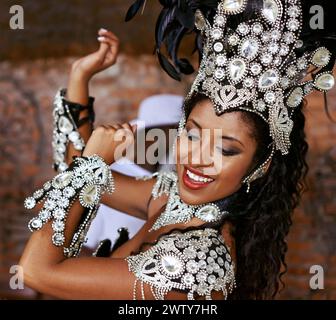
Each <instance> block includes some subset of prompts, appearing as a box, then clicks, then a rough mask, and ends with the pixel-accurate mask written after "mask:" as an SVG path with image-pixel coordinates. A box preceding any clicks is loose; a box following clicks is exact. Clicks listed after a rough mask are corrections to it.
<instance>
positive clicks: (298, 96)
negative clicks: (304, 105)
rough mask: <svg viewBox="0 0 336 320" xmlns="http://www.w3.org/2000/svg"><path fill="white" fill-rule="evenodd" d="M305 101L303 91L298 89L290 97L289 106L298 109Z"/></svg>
mask: <svg viewBox="0 0 336 320" xmlns="http://www.w3.org/2000/svg"><path fill="white" fill-rule="evenodd" d="M302 99H303V90H302V88H300V87H298V88H295V89H294V90H293V92H292V93H291V94H290V95H289V97H288V100H287V104H288V106H289V107H291V108H295V107H297V106H298V105H299V104H300V103H301V101H302Z"/></svg>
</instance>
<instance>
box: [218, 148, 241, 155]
mask: <svg viewBox="0 0 336 320" xmlns="http://www.w3.org/2000/svg"><path fill="white" fill-rule="evenodd" d="M216 149H217V150H218V151H219V152H220V153H221V154H222V155H223V156H226V157H232V156H235V155H237V154H239V152H238V151H237V150H230V149H224V148H222V147H216Z"/></svg>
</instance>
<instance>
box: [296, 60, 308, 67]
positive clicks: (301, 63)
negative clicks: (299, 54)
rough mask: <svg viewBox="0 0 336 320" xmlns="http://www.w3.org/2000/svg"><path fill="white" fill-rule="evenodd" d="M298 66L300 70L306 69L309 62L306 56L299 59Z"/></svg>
mask: <svg viewBox="0 0 336 320" xmlns="http://www.w3.org/2000/svg"><path fill="white" fill-rule="evenodd" d="M297 66H298V68H299V70H304V69H306V68H307V66H308V62H307V60H306V59H305V58H301V59H299V60H298V61H297Z"/></svg>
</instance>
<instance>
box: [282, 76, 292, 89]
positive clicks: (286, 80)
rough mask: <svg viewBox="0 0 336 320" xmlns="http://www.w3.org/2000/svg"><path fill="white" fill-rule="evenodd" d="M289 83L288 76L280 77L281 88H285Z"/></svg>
mask: <svg viewBox="0 0 336 320" xmlns="http://www.w3.org/2000/svg"><path fill="white" fill-rule="evenodd" d="M289 85H290V81H289V79H288V78H282V79H281V86H282V87H283V88H287V87H288V86H289Z"/></svg>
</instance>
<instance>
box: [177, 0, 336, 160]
mask: <svg viewBox="0 0 336 320" xmlns="http://www.w3.org/2000/svg"><path fill="white" fill-rule="evenodd" d="M246 3H247V1H243V0H241V1H238V0H234V1H229V0H227V1H226V0H223V1H220V3H219V4H218V7H217V12H216V15H215V18H214V20H213V24H211V23H209V21H208V20H207V19H205V22H204V24H203V26H204V28H203V29H202V30H201V31H202V34H203V39H204V43H203V47H204V50H203V54H202V59H201V64H200V68H199V71H198V74H197V77H196V79H195V81H194V83H193V85H192V86H191V89H190V92H189V94H188V95H187V99H186V102H188V99H190V98H191V97H192V96H193V95H194V94H195V93H197V92H199V93H202V94H205V95H206V96H207V97H209V98H210V99H211V100H212V102H213V105H214V109H215V112H216V114H217V115H220V114H222V113H224V112H225V111H230V110H233V109H240V110H246V111H251V112H254V113H257V114H258V115H260V116H261V117H262V118H263V119H264V120H265V121H266V122H267V123H268V124H269V127H270V134H271V137H272V139H273V140H274V143H275V148H276V150H279V151H280V152H281V153H282V154H287V153H288V152H289V148H290V139H289V136H290V133H291V130H292V127H293V122H292V120H291V117H292V114H293V112H292V111H293V109H295V108H296V107H298V106H299V105H300V103H301V102H302V100H303V99H304V97H305V96H306V95H307V94H309V93H310V92H311V91H312V89H313V88H315V89H317V90H320V91H324V92H325V91H328V90H330V89H331V88H332V87H334V85H335V79H334V76H333V75H332V73H331V70H325V68H327V66H328V64H329V62H330V59H331V53H330V51H329V50H328V49H327V48H325V47H320V48H317V49H316V50H315V51H313V52H304V53H303V54H301V56H299V53H297V52H296V51H295V50H296V48H299V47H302V46H303V42H302V41H301V40H300V39H299V37H300V34H301V29H302V20H303V12H302V4H301V0H284V1H280V0H263V8H262V9H261V11H260V12H259V13H258V14H256V16H255V17H253V18H249V20H248V21H242V22H241V23H240V24H239V25H238V26H237V28H236V30H235V31H233V30H232V28H229V27H228V25H229V24H230V19H231V18H232V17H231V16H233V15H236V14H238V13H241V12H243V11H244V10H245V8H246ZM198 14H199V13H198ZM203 19H204V17H203ZM212 61H215V66H216V65H217V67H213V66H212V65H213V63H212ZM310 64H313V65H314V66H315V67H317V68H320V70H318V71H317V72H315V71H316V69H315V70H314V77H313V78H314V81H313V82H312V85H311V86H310V87H307V85H306V83H304V82H303V79H304V78H305V77H306V76H307V75H308V74H309V73H310V72H311V71H310V70H311V69H312V68H310ZM224 70H226V72H223V71H224ZM184 122H185V119H184V120H183V122H182V121H181V123H180V129H181V127H182V125H183V123H184ZM181 130H182V129H181Z"/></svg>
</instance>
